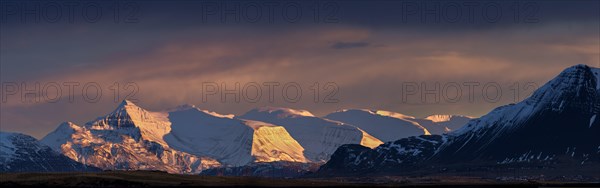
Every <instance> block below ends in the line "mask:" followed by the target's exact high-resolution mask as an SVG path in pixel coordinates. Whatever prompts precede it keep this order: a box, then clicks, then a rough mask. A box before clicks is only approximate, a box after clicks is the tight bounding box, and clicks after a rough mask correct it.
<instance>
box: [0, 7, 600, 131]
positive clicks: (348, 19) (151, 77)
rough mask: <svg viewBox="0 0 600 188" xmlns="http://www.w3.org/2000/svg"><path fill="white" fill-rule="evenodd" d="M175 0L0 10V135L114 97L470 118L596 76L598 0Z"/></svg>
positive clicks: (48, 124) (93, 110)
mask: <svg viewBox="0 0 600 188" xmlns="http://www.w3.org/2000/svg"><path fill="white" fill-rule="evenodd" d="M174 2H175V3H172V2H167V1H162V0H153V1H102V2H94V1H10V0H9V1H2V2H0V16H1V17H0V39H1V40H0V73H1V74H0V81H1V82H2V93H1V95H2V103H0V104H1V106H0V109H1V111H0V130H2V131H13V132H22V133H26V134H30V135H33V136H35V137H37V138H41V137H43V136H44V135H45V134H47V133H48V132H50V131H52V130H53V129H55V128H56V126H57V125H58V124H60V123H61V122H64V121H72V122H75V123H76V124H84V123H86V122H88V121H91V120H94V119H95V118H97V117H99V116H103V115H105V114H107V113H109V112H111V111H112V110H114V108H115V107H116V106H117V105H118V104H119V102H120V101H121V100H123V99H125V98H127V99H129V100H132V101H134V102H135V103H136V104H138V105H139V106H141V107H144V108H146V109H149V110H153V111H161V110H168V109H170V108H174V107H176V106H179V105H183V104H193V105H196V106H197V107H199V108H202V109H206V110H210V111H215V112H218V113H222V114H236V115H241V114H243V113H244V112H246V111H248V110H250V109H252V108H256V107H262V106H275V107H289V108H297V109H305V110H309V111H311V112H312V113H313V114H315V115H318V116H324V115H326V114H328V113H330V112H333V111H336V110H340V109H348V108H361V109H378V110H388V111H395V112H399V113H403V114H407V115H412V116H417V117H424V116H427V115H430V114H460V115H468V116H473V117H479V116H482V115H485V114H486V113H487V112H489V111H490V110H492V109H493V108H495V107H498V106H501V105H505V104H509V103H515V102H518V101H520V100H522V99H523V98H525V97H527V96H528V95H529V94H531V92H533V90H534V89H535V88H536V87H539V86H541V85H543V84H544V83H545V82H547V81H548V80H550V79H551V78H553V77H554V76H556V75H557V74H558V73H560V72H561V71H562V70H563V69H565V68H567V67H569V66H572V65H576V64H586V65H589V66H594V67H600V29H599V28H600V25H599V23H600V20H599V18H600V14H599V12H600V6H599V2H598V1H559V0H556V1H526V2H524V1H454V0H450V1H387V0H382V1H375V2H369V3H367V2H363V1H355V0H348V1H254V0H247V1H225V2H222V1H187V0H181V1H174ZM36 83H38V84H39V87H36ZM238 84H239V85H238ZM436 84H437V85H436ZM99 92H101V94H100V93H99ZM24 93H29V94H25V95H22V94H24ZM299 93H300V94H299ZM236 98H239V99H236ZM435 98H439V99H437V100H436V99H435Z"/></svg>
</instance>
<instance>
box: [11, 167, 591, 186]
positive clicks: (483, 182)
mask: <svg viewBox="0 0 600 188" xmlns="http://www.w3.org/2000/svg"><path fill="white" fill-rule="evenodd" d="M0 177H1V178H0V187H239V186H244V187H389V186H392V187H598V186H600V184H599V183H598V182H596V183H579V182H570V183H565V182H555V181H533V180H525V179H514V180H498V179H483V178H476V177H468V176H429V177H428V176H423V177H417V176H414V177H407V176H385V177H352V178H328V179H322V178H298V179H275V178H258V177H222V176H198V175H177V174H168V173H164V172H154V171H107V172H87V173H3V174H0Z"/></svg>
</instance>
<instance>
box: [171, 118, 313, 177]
mask: <svg viewBox="0 0 600 188" xmlns="http://www.w3.org/2000/svg"><path fill="white" fill-rule="evenodd" d="M169 119H170V121H171V122H172V125H171V127H172V131H171V132H170V133H169V134H168V135H166V136H165V140H166V141H167V143H168V144H169V145H171V146H173V147H174V148H177V149H178V150H181V151H185V152H189V153H192V154H196V155H207V156H211V157H214V158H216V159H218V160H219V161H222V162H223V163H225V164H228V165H233V166H241V165H245V164H248V163H250V162H255V161H256V162H271V161H293V162H306V159H305V158H304V155H303V153H302V152H303V150H304V149H303V148H302V146H300V145H299V144H298V142H296V141H295V140H294V139H293V138H292V137H291V136H290V135H289V134H288V133H287V131H286V130H285V129H284V128H283V127H280V126H275V125H272V124H268V123H263V122H258V121H248V120H242V119H238V118H235V117H231V116H223V115H219V114H217V113H214V112H208V111H204V110H200V109H197V108H189V109H184V110H177V111H172V112H169Z"/></svg>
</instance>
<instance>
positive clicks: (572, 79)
mask: <svg viewBox="0 0 600 188" xmlns="http://www.w3.org/2000/svg"><path fill="white" fill-rule="evenodd" d="M598 72H599V69H594V68H590V67H588V66H585V65H577V66H573V67H570V68H567V69H565V70H564V71H563V72H561V73H560V74H559V75H558V76H557V77H555V78H554V79H552V80H550V81H549V82H548V83H546V84H545V85H544V86H543V87H541V88H539V89H538V90H537V91H536V92H534V94H533V95H532V96H531V97H529V98H527V99H525V100H523V101H522V102H519V103H517V104H511V105H505V106H501V107H498V108H496V109H494V110H492V111H491V112H490V113H488V114H487V115H485V116H482V117H481V118H478V119H474V120H471V121H469V123H468V124H467V125H465V126H463V127H462V128H461V129H459V130H456V131H453V132H451V133H449V134H446V135H444V136H442V137H441V140H439V141H435V142H430V143H432V144H422V143H426V142H423V140H422V139H417V138H418V137H409V138H405V139H400V140H398V141H396V142H398V143H397V144H392V143H391V142H388V143H386V144H383V145H381V146H379V147H377V148H375V149H368V148H357V147H354V146H344V147H340V149H339V150H338V151H336V155H334V156H332V159H331V160H330V162H328V164H326V165H323V166H322V168H321V169H320V170H319V171H320V172H323V173H349V172H355V171H356V172H368V171H369V170H374V169H388V170H391V171H402V169H404V168H396V167H403V166H406V165H418V166H419V165H420V166H435V165H448V164H488V165H512V164H521V165H527V164H529V165H531V166H539V165H552V164H557V163H560V164H565V163H566V162H568V163H567V164H577V165H587V164H595V163H599V162H600V139H598V136H599V135H600V122H598V121H597V120H596V119H595V117H596V116H598V114H599V111H598V102H599V100H600V92H599V91H600V90H599V83H598V82H599V81H600V77H599V76H598ZM435 119H437V118H435ZM422 137H423V136H422ZM434 143H435V144H434ZM438 143H439V144H438ZM412 146H419V148H420V149H417V150H413V149H414V148H411V147H412ZM421 146H422V147H421ZM391 148H400V149H396V150H392V149H391ZM406 151H411V152H406ZM423 151H433V152H428V153H427V154H426V155H422V156H420V157H418V158H419V160H417V161H419V162H417V163H414V161H415V160H410V161H413V162H408V163H407V162H406V160H403V159H404V158H406V157H407V155H406V154H410V153H413V154H414V153H418V154H422V153H423ZM338 154H339V155H338ZM394 154H397V155H396V156H395V155H394ZM382 156H392V157H384V158H386V160H382ZM382 161H388V163H382ZM394 161H396V162H394ZM573 161H574V163H573ZM474 162H476V163H474ZM361 164H368V165H361ZM496 167H497V168H499V167H502V166H496ZM404 170H406V169H404Z"/></svg>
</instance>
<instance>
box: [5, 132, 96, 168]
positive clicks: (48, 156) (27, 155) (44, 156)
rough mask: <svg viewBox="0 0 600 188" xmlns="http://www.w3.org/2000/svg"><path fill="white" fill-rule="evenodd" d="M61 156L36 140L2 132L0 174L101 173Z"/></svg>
mask: <svg viewBox="0 0 600 188" xmlns="http://www.w3.org/2000/svg"><path fill="white" fill-rule="evenodd" d="M99 170H100V169H97V168H94V167H88V166H85V165H83V164H81V163H78V162H76V161H74V160H71V159H69V158H68V157H65V156H63V155H61V154H60V153H58V152H56V151H54V150H52V149H51V148H49V147H48V146H45V145H43V144H41V143H40V142H39V141H38V140H36V139H35V138H33V137H31V136H28V135H24V134H19V133H7V132H0V172H72V171H80V172H83V171H99Z"/></svg>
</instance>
